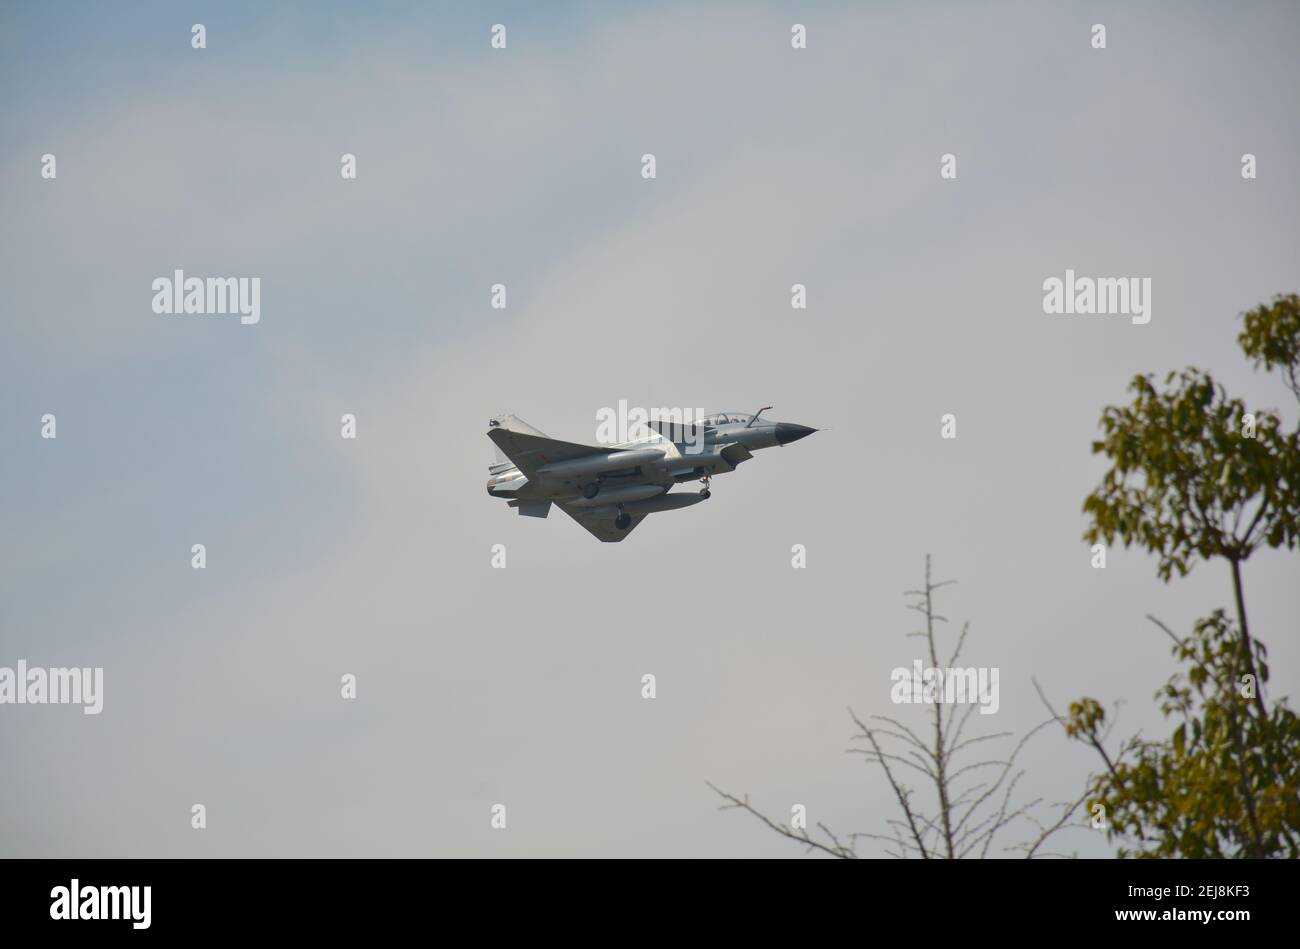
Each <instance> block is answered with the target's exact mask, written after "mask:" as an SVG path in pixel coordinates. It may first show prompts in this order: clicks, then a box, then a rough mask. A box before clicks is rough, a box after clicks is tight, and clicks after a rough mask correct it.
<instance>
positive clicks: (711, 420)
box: [700, 412, 754, 428]
mask: <svg viewBox="0 0 1300 949" xmlns="http://www.w3.org/2000/svg"><path fill="white" fill-rule="evenodd" d="M753 418H754V416H753V415H752V414H751V413H749V412H718V413H716V414H714V415H706V416H705V417H704V418H702V419H700V421H701V422H703V423H704V424H705V425H708V426H710V427H713V428H716V427H717V426H719V425H735V424H737V423H738V424H740V425H748V424H749V423H750V422H751V421H752V420H753Z"/></svg>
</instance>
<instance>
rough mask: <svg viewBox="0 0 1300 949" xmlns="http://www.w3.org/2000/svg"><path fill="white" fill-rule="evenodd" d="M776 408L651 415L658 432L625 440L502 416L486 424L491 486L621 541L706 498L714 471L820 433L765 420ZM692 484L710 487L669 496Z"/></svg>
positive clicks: (531, 511)
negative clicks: (575, 436)
mask: <svg viewBox="0 0 1300 949" xmlns="http://www.w3.org/2000/svg"><path fill="white" fill-rule="evenodd" d="M770 408H771V406H770V405H768V406H764V407H763V408H761V409H759V410H758V412H756V413H755V414H753V415H749V414H747V413H744V412H719V413H718V414H717V415H710V416H707V417H705V418H702V419H700V420H699V421H698V422H695V423H692V424H682V423H679V422H668V421H661V420H653V419H652V420H651V421H650V422H649V423H648V425H649V426H650V427H651V428H652V429H654V432H652V433H651V434H649V435H647V436H646V437H645V438H641V439H637V440H635V441H630V442H624V443H622V444H619V445H577V444H574V443H573V442H562V441H557V440H556V439H554V438H547V437H546V435H544V434H543V433H541V432H539V431H538V430H537V429H535V428H533V427H532V426H531V425H529V424H527V423H526V422H523V421H521V420H520V419H519V418H517V417H516V416H514V415H503V416H499V417H497V418H494V419H492V420H491V421H489V422H488V426H489V428H488V433H487V436H488V438H490V439H492V442H493V443H494V444H495V445H496V447H497V458H498V461H497V463H496V464H494V465H489V466H488V473H489V474H490V475H491V477H489V478H488V483H487V491H488V494H490V495H492V497H494V498H508V499H509V504H510V507H513V508H517V509H518V511H519V513H520V514H523V515H525V516H527V517H546V515H548V514H549V513H550V512H551V505H552V504H553V503H554V504H558V505H559V507H560V510H562V511H563V512H564V513H565V514H568V515H569V516H570V517H571V518H573V519H574V520H575V521H577V522H578V523H579V524H581V525H582V526H583V527H585V528H586V529H587V530H589V531H590V532H591V533H592V534H593V535H594V536H595V537H596V538H597V539H599V540H602V541H605V542H607V543H617V542H618V541H620V540H622V539H623V538H624V537H626V536H627V535H628V534H630V533H632V529H633V528H635V527H636V526H637V525H638V524H640V523H641V521H642V520H644V519H645V517H646V515H648V514H654V513H657V512H659V511H675V510H677V509H679V508H683V507H690V506H691V505H692V504H698V503H700V502H701V501H704V500H706V499H707V498H708V497H709V479H710V478H712V477H713V475H715V474H723V473H725V472H728V471H735V470H736V466H737V465H739V464H740V463H741V462H745V461H748V460H749V459H750V458H752V457H754V454H753V453H754V452H755V451H757V450H758V449H760V448H771V447H772V446H773V445H788V444H790V443H791V442H793V441H798V440H799V439H800V438H803V437H804V436H805V435H811V434H812V433H813V432H815V431H817V429H815V428H809V427H808V426H806V425H795V424H794V423H792V422H770V421H768V420H767V419H764V418H761V417H760V416H761V415H762V414H763V413H764V412H765V411H767V410H768V409H770ZM688 481H699V482H702V483H703V485H704V487H703V488H702V489H701V490H700V491H698V492H694V491H678V492H676V493H670V492H671V491H672V488H673V487H674V486H675V485H678V484H681V483H683V482H688Z"/></svg>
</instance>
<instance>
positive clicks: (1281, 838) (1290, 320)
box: [1064, 294, 1300, 858]
mask: <svg viewBox="0 0 1300 949" xmlns="http://www.w3.org/2000/svg"><path fill="white" fill-rule="evenodd" d="M1238 343H1239V344H1240V346H1241V349H1242V351H1243V352H1244V353H1245V355H1246V357H1247V359H1248V360H1250V361H1251V363H1252V364H1253V365H1254V367H1255V368H1256V369H1264V370H1265V371H1268V372H1277V373H1279V374H1280V375H1281V377H1282V381H1283V383H1284V384H1285V385H1286V386H1287V388H1288V389H1290V390H1291V392H1292V393H1293V394H1294V395H1295V396H1296V398H1297V400H1300V298H1298V297H1297V296H1296V295H1295V294H1291V295H1288V296H1279V297H1276V298H1275V299H1274V301H1273V302H1272V303H1271V304H1265V305H1261V306H1259V307H1257V308H1255V309H1254V310H1251V311H1249V312H1247V313H1245V314H1243V328H1242V331H1241V333H1240V335H1239V336H1238ZM1130 391H1131V392H1133V393H1134V398H1133V401H1132V403H1131V404H1129V405H1127V406H1121V407H1115V406H1110V407H1108V408H1106V409H1105V410H1104V411H1103V413H1102V417H1101V429H1102V438H1101V439H1100V440H1099V441H1096V442H1094V443H1093V451H1094V453H1098V454H1104V455H1105V456H1106V457H1107V458H1108V459H1109V460H1110V462H1111V466H1110V468H1109V470H1108V471H1107V472H1106V473H1105V475H1104V477H1103V479H1102V482H1101V484H1100V485H1099V486H1098V487H1097V488H1096V489H1095V490H1094V491H1093V492H1092V493H1091V494H1090V495H1089V496H1088V498H1087V499H1086V500H1085V501H1084V505H1083V509H1084V512H1085V513H1086V514H1088V515H1089V516H1090V518H1091V523H1090V526H1089V527H1088V529H1087V531H1086V532H1085V535H1084V536H1085V537H1086V538H1087V539H1088V540H1089V541H1090V542H1096V541H1098V540H1104V541H1106V542H1107V543H1112V542H1114V540H1115V539H1116V538H1119V539H1120V540H1122V541H1123V542H1124V545H1125V546H1129V545H1130V544H1134V543H1136V544H1138V545H1139V546H1141V547H1144V548H1146V549H1147V550H1148V551H1150V552H1151V553H1153V554H1155V555H1156V557H1157V558H1158V566H1157V573H1158V575H1159V576H1160V578H1161V579H1162V580H1164V581H1166V582H1168V581H1169V580H1170V579H1171V577H1173V576H1174V575H1175V574H1177V575H1178V576H1183V575H1186V574H1187V572H1188V571H1189V570H1191V569H1192V567H1193V566H1194V564H1195V563H1196V561H1197V560H1204V561H1212V560H1216V559H1217V560H1222V561H1224V562H1225V563H1226V564H1227V566H1228V567H1229V572H1230V574H1231V578H1232V590H1233V599H1234V608H1235V622H1234V620H1233V619H1230V618H1229V616H1228V614H1227V613H1226V612H1225V611H1224V610H1222V609H1220V610H1216V611H1214V613H1213V614H1211V615H1210V616H1209V617H1207V618H1204V619H1201V620H1199V621H1198V622H1197V623H1196V624H1195V627H1194V629H1193V631H1192V634H1191V635H1190V636H1189V637H1187V638H1185V639H1182V638H1179V637H1178V636H1176V635H1174V634H1173V633H1172V632H1171V631H1169V630H1168V629H1167V628H1166V627H1164V626H1163V624H1158V625H1161V627H1162V628H1164V629H1165V631H1166V632H1167V633H1169V635H1170V637H1171V638H1172V639H1173V640H1174V655H1175V657H1176V659H1177V660H1178V661H1179V663H1180V664H1182V666H1183V667H1184V671H1182V672H1179V673H1177V674H1175V675H1174V676H1173V677H1172V678H1171V679H1170V680H1169V682H1168V683H1167V684H1166V685H1165V686H1164V688H1162V689H1161V690H1160V691H1159V692H1158V693H1156V698H1157V700H1158V701H1159V703H1160V708H1161V711H1162V712H1163V713H1164V715H1165V716H1166V717H1167V718H1170V719H1172V720H1173V721H1174V722H1176V725H1175V727H1174V730H1173V732H1172V733H1171V734H1170V735H1169V737H1168V738H1166V739H1163V740H1160V741H1144V740H1138V739H1136V738H1134V739H1130V740H1129V741H1127V742H1125V744H1124V745H1123V746H1121V747H1120V748H1119V750H1118V752H1117V753H1115V754H1111V753H1109V752H1108V751H1107V750H1106V747H1105V736H1104V731H1103V729H1104V728H1105V726H1106V715H1105V711H1104V709H1103V708H1102V707H1101V704H1100V703H1099V702H1097V701H1096V700H1095V699H1090V698H1085V699H1081V700H1079V701H1077V702H1075V703H1073V704H1072V705H1071V706H1070V710H1069V715H1068V716H1067V718H1066V720H1065V722H1064V724H1065V728H1066V733H1067V734H1068V735H1069V736H1070V737H1072V738H1075V739H1078V740H1080V741H1083V742H1085V743H1086V744H1088V745H1090V746H1092V747H1093V748H1094V749H1095V750H1096V751H1097V752H1098V753H1099V754H1100V755H1101V757H1102V759H1103V762H1104V764H1105V766H1106V767H1105V770H1104V771H1102V772H1101V773H1099V774H1098V775H1097V777H1096V778H1095V779H1094V781H1093V782H1092V787H1091V790H1092V797H1091V800H1090V802H1089V808H1090V809H1091V808H1092V807H1093V805H1094V804H1101V805H1102V806H1103V807H1104V808H1105V813H1106V816H1107V819H1108V822H1109V823H1108V833H1109V834H1110V835H1111V837H1112V838H1118V839H1120V840H1121V841H1124V842H1125V843H1126V845H1125V846H1122V847H1121V849H1120V853H1121V855H1140V856H1153V857H1172V856H1179V857H1271V856H1285V857H1290V858H1296V857H1300V720H1297V717H1296V715H1295V713H1294V712H1292V711H1291V710H1290V709H1289V708H1288V707H1287V704H1286V701H1285V700H1281V701H1277V702H1273V703H1272V708H1271V709H1270V708H1269V705H1268V703H1266V702H1265V698H1264V684H1265V683H1266V682H1267V681H1268V674H1269V673H1268V665H1267V663H1266V661H1265V657H1266V650H1265V647H1264V645H1263V643H1261V642H1259V641H1258V640H1257V639H1252V636H1251V633H1250V628H1249V624H1248V618H1247V612H1246V601H1245V589H1244V583H1243V574H1242V565H1243V564H1244V563H1245V562H1246V560H1247V559H1248V558H1249V557H1250V556H1251V554H1253V553H1254V552H1255V551H1256V550H1258V549H1259V548H1260V547H1264V546H1267V547H1273V548H1285V549H1293V548H1295V547H1296V546H1297V543H1300V429H1289V430H1288V429H1287V428H1286V427H1285V426H1284V425H1283V422H1282V420H1281V417H1280V415H1279V414H1278V413H1277V412H1276V411H1255V412H1249V413H1248V412H1247V409H1246V406H1245V404H1244V403H1243V402H1242V400H1241V399H1237V398H1232V397H1230V396H1229V395H1228V394H1227V392H1226V391H1225V390H1224V388H1223V386H1222V385H1220V384H1219V383H1217V382H1215V380H1214V378H1213V377H1212V376H1211V374H1210V373H1209V372H1206V371H1204V370H1201V369H1196V368H1192V367H1188V368H1187V369H1184V370H1182V371H1181V372H1177V373H1172V372H1171V373H1169V374H1168V375H1167V376H1166V377H1165V382H1164V387H1163V388H1159V387H1157V385H1156V383H1155V381H1154V379H1153V377H1152V376H1151V375H1140V376H1137V377H1136V378H1135V379H1134V380H1133V382H1132V384H1131V386H1130ZM1252 423H1253V424H1252ZM1157 622H1158V621H1157Z"/></svg>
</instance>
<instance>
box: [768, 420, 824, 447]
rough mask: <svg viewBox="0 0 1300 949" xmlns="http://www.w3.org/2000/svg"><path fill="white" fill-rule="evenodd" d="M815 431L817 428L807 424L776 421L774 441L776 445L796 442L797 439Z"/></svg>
mask: <svg viewBox="0 0 1300 949" xmlns="http://www.w3.org/2000/svg"><path fill="white" fill-rule="evenodd" d="M815 431H817V429H815V428H809V427H808V426H807V425H796V424H795V423H794V422H777V423H776V443H777V444H778V445H788V444H790V443H791V442H797V441H798V440H799V439H801V438H804V437H805V436H808V435H811V434H812V433H813V432H815Z"/></svg>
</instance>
